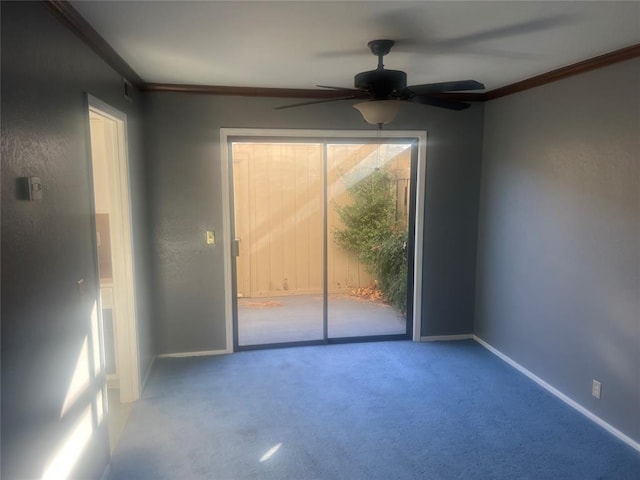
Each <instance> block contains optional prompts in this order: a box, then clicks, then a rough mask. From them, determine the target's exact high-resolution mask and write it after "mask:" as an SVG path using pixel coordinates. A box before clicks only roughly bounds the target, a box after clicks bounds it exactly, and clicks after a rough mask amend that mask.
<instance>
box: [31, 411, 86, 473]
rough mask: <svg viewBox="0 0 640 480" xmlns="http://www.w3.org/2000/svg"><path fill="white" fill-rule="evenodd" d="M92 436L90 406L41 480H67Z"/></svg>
mask: <svg viewBox="0 0 640 480" xmlns="http://www.w3.org/2000/svg"><path fill="white" fill-rule="evenodd" d="M92 435H93V421H92V418H91V407H90V406H89V407H87V408H86V409H85V411H84V412H83V413H82V415H81V416H80V419H79V420H78V422H77V423H76V425H75V426H74V428H73V430H71V433H70V434H69V435H68V436H67V438H66V439H65V441H64V443H63V444H62V446H61V447H60V448H59V449H58V451H57V452H56V453H55V455H54V456H53V458H52V460H51V461H50V462H49V463H48V464H47V466H46V467H45V469H44V472H43V474H42V477H41V480H67V479H68V478H69V475H70V474H71V471H72V470H73V467H75V465H76V463H78V460H79V459H80V456H81V455H82V452H83V451H84V449H85V447H86V446H87V444H88V443H89V440H90V439H91V436H92Z"/></svg>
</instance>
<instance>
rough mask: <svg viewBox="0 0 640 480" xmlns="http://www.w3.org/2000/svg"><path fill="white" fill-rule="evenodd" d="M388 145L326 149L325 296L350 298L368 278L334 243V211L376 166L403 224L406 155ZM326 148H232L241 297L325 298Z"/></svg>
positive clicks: (337, 222) (337, 225)
mask: <svg viewBox="0 0 640 480" xmlns="http://www.w3.org/2000/svg"><path fill="white" fill-rule="evenodd" d="M388 147H389V145H376V144H361V145H352V144H348V145H342V144H340V145H333V144H332V145H328V147H327V230H328V239H327V240H328V241H327V283H328V291H329V293H347V292H349V291H351V290H352V289H354V288H358V287H365V286H368V285H370V284H371V283H372V282H373V280H374V279H373V278H372V276H371V275H370V274H369V273H368V272H367V270H366V269H365V267H364V266H363V265H361V264H360V262H358V260H357V258H356V256H355V255H354V254H352V253H350V252H346V251H345V250H343V249H342V248H341V247H339V246H338V245H336V244H335V242H334V241H333V232H334V231H335V230H336V229H338V228H341V226H342V225H341V221H340V217H339V216H338V214H337V213H336V211H335V207H336V206H337V205H345V204H347V203H348V202H349V201H350V199H349V193H348V187H349V185H350V184H353V183H354V182H357V181H358V180H359V179H362V178H364V177H365V176H366V175H368V174H370V173H371V172H372V171H373V170H374V169H376V168H380V169H384V170H385V171H387V172H389V173H390V174H392V175H393V176H394V178H395V179H396V183H395V185H396V198H397V215H398V217H399V220H401V223H405V224H406V217H407V214H408V207H407V199H408V198H409V194H408V188H409V169H410V149H408V148H407V149H404V150H402V149H399V148H397V146H396V147H395V148H388ZM322 155H323V146H322V145H321V144H296V143H263V144H260V143H235V144H234V145H233V186H234V204H235V205H234V207H235V232H236V233H235V234H236V238H237V239H239V240H240V251H239V256H238V257H237V277H238V278H237V286H238V295H239V296H243V297H268V296H279V295H302V294H321V293H322V271H323V258H322V245H323V238H322V235H323V178H324V175H323V159H322Z"/></svg>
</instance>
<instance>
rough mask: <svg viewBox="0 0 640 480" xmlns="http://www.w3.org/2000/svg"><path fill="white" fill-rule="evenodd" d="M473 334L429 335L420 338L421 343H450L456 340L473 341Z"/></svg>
mask: <svg viewBox="0 0 640 480" xmlns="http://www.w3.org/2000/svg"><path fill="white" fill-rule="evenodd" d="M472 338H473V334H471V333H464V334H461V335H429V336H426V337H420V341H421V342H450V341H456V340H471V339H472Z"/></svg>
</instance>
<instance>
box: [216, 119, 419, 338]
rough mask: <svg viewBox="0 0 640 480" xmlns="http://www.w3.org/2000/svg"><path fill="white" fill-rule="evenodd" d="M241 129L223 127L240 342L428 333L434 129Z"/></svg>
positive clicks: (231, 269) (235, 331)
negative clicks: (425, 266) (426, 212)
mask: <svg viewBox="0 0 640 480" xmlns="http://www.w3.org/2000/svg"><path fill="white" fill-rule="evenodd" d="M232 133H236V135H232ZM238 133H240V132H237V131H233V132H232V131H223V137H225V142H224V143H223V145H226V149H223V150H226V152H224V151H223V154H226V155H227V157H225V159H227V158H228V159H229V163H228V165H229V167H228V170H227V171H226V172H223V175H228V176H227V177H223V178H228V185H227V186H228V188H229V190H228V202H229V203H228V205H229V212H230V215H229V230H228V231H229V232H230V233H232V234H233V238H231V236H229V237H228V238H229V241H231V240H233V244H232V247H233V248H230V249H229V254H230V256H232V258H231V261H230V262H229V265H228V267H229V273H230V277H231V278H230V282H229V283H228V285H227V286H228V290H230V293H231V294H230V297H231V298H230V299H229V300H230V304H231V309H230V310H231V312H230V313H231V317H232V322H231V325H232V330H231V331H232V334H233V336H232V341H233V348H234V349H235V350H243V349H252V348H265V347H274V346H284V345H301V344H318V343H338V342H348V341H368V340H390V339H411V338H414V339H415V338H419V321H418V322H417V323H418V325H416V322H415V321H414V319H415V318H420V317H419V316H417V317H416V313H418V314H419V308H420V298H419V297H420V295H414V291H418V292H419V291H420V289H419V283H420V279H419V275H416V274H415V271H416V270H415V263H416V260H417V258H418V257H419V258H421V252H422V249H421V240H420V243H416V240H417V237H418V236H419V237H420V239H421V236H422V232H421V229H420V224H421V222H419V223H418V224H416V221H415V219H416V218H417V217H416V215H417V212H418V211H420V212H421V211H422V208H423V206H422V202H420V201H418V200H419V198H420V197H419V196H418V195H417V192H418V190H421V189H423V188H424V186H423V185H422V182H418V179H419V174H418V170H422V169H423V168H424V167H423V166H421V163H422V162H420V160H419V159H420V156H421V154H423V152H424V143H423V142H424V132H393V134H391V135H388V133H389V132H385V136H384V137H377V136H376V137H372V136H367V135H363V133H364V132H357V133H356V132H341V134H340V135H331V132H309V131H307V132H305V133H307V134H309V133H311V134H310V135H306V136H302V135H300V133H301V132H297V133H298V135H297V136H287V135H283V133H284V132H282V131H274V132H273V135H271V136H269V135H266V136H265V135H261V134H257V135H247V133H248V132H247V131H243V132H242V135H239V134H238ZM253 133H255V132H253ZM260 133H264V132H263V131H261V132H260ZM374 133H377V132H374ZM407 133H408V134H407ZM416 133H417V135H416ZM278 134H279V135H278ZM224 163H226V162H223V164H224ZM416 227H418V228H416ZM416 245H419V247H420V248H415V246H416ZM231 250H233V251H231ZM226 266H227V265H226V264H225V267H226ZM416 288H418V289H417V290H416ZM228 327H229V324H228ZM229 340H230V339H229V335H228V342H229ZM228 345H229V344H228Z"/></svg>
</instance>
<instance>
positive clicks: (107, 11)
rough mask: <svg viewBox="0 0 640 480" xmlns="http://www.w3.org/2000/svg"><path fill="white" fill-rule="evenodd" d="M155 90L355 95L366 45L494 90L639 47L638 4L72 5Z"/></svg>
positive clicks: (427, 78)
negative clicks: (345, 90) (348, 91)
mask: <svg viewBox="0 0 640 480" xmlns="http://www.w3.org/2000/svg"><path fill="white" fill-rule="evenodd" d="M71 3H72V5H73V7H74V8H75V9H76V10H78V11H79V12H80V14H81V15H82V16H83V17H84V18H85V19H86V20H87V21H88V22H89V23H90V24H91V25H92V26H93V27H94V28H95V29H96V30H97V31H98V33H100V34H101V35H102V36H103V37H104V39H105V40H106V41H107V42H108V43H109V44H110V45H111V46H112V47H113V48H114V49H115V50H116V51H117V52H118V53H119V54H120V56H121V57H122V58H123V59H124V60H125V61H126V62H127V63H129V65H131V67H132V68H133V69H134V70H135V71H136V72H137V73H138V74H139V75H140V76H141V77H142V78H143V79H144V80H145V81H146V82H151V83H180V84H194V85H225V86H242V87H281V88H315V85H317V84H323V85H336V86H344V87H352V86H353V75H354V74H356V73H357V72H360V71H363V70H372V69H374V68H375V66H376V58H375V57H374V56H373V55H372V54H371V53H370V52H369V50H368V48H367V45H366V44H367V42H368V41H369V40H374V39H377V38H389V39H393V40H396V41H397V43H396V45H395V46H394V48H393V49H392V51H391V54H390V55H389V56H387V57H385V67H387V68H390V69H396V70H404V71H405V72H407V75H408V83H409V85H416V84H422V83H431V82H439V81H446V80H464V79H475V80H478V81H480V82H483V83H484V84H485V85H486V87H487V89H488V90H491V89H494V88H497V87H501V86H505V85H508V84H511V83H513V82H516V81H518V80H523V79H526V78H529V77H532V76H534V75H538V74H541V73H544V72H547V71H550V70H553V69H556V68H559V67H563V66H566V65H569V64H572V63H575V62H578V61H581V60H586V59H588V58H592V57H594V56H597V55H600V54H603V53H607V52H610V51H613V50H616V49H619V48H623V47H627V46H630V45H633V44H637V43H640V1H628V2H612V1H589V2H582V1H492V2H487V1H465V2H462V1H418V2H404V1H403V2H400V1H391V0H390V1H337V2H335V1H284V2H283V1H277V2H276V1H198V2H192V1H162V2H160V1H136V2H130V1H121V2H113V1H82V2H81V1H73V2H71Z"/></svg>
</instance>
